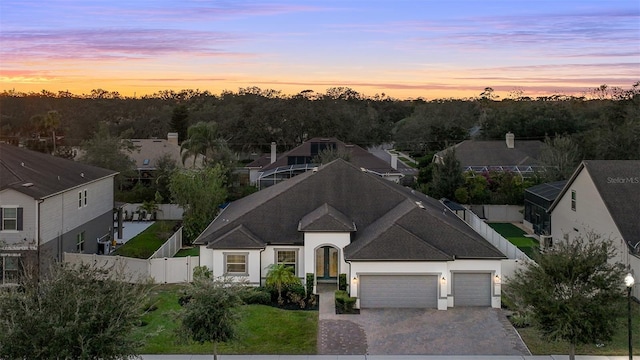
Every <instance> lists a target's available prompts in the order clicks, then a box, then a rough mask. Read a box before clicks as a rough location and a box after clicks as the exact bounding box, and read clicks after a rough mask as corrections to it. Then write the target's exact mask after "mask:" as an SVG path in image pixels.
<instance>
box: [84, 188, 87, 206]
mask: <svg viewBox="0 0 640 360" xmlns="http://www.w3.org/2000/svg"><path fill="white" fill-rule="evenodd" d="M84 206H87V190H86V189H85V190H84Z"/></svg>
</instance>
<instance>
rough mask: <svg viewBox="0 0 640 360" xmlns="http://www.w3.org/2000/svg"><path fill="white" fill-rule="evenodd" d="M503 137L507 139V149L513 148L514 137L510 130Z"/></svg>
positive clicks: (514, 144)
mask: <svg viewBox="0 0 640 360" xmlns="http://www.w3.org/2000/svg"><path fill="white" fill-rule="evenodd" d="M505 139H506V140H507V149H513V148H514V147H516V137H515V135H513V133H512V132H511V131H509V132H508V133H507V135H506V136H505Z"/></svg>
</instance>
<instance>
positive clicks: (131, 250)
mask: <svg viewBox="0 0 640 360" xmlns="http://www.w3.org/2000/svg"><path fill="white" fill-rule="evenodd" d="M177 223H178V222H177V221H156V222H155V223H153V224H152V225H151V226H149V227H148V228H146V229H145V230H144V231H143V232H141V233H140V234H138V235H136V236H135V237H134V238H133V239H131V240H129V241H127V243H126V244H124V245H122V246H121V247H119V248H118V249H116V251H115V252H114V254H115V255H121V256H127V257H133V258H139V259H148V258H149V257H150V256H151V255H153V253H154V252H156V250H158V249H159V248H160V246H162V244H164V243H165V242H166V241H167V240H168V239H169V237H170V236H171V235H172V234H173V227H174V226H175V225H176V224H177Z"/></svg>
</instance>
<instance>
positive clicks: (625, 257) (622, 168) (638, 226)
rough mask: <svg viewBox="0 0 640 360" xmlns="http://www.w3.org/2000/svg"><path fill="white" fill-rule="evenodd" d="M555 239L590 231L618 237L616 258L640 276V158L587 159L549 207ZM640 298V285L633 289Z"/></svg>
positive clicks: (607, 237) (572, 237)
mask: <svg viewBox="0 0 640 360" xmlns="http://www.w3.org/2000/svg"><path fill="white" fill-rule="evenodd" d="M549 212H550V213H551V235H552V238H553V242H557V241H560V240H563V239H564V240H566V241H571V240H573V239H575V238H576V237H578V236H581V237H585V236H587V234H588V233H589V232H593V233H594V234H596V235H599V236H601V237H602V238H604V239H611V240H613V244H614V245H615V247H616V256H615V257H614V258H613V261H616V262H620V263H622V264H624V265H626V266H627V267H628V268H629V269H630V270H633V272H634V276H635V277H636V278H638V277H639V276H640V160H585V161H583V162H582V163H581V164H580V165H579V166H578V168H577V169H576V171H575V172H574V173H573V176H572V177H571V179H570V180H569V181H568V183H567V184H566V185H565V187H564V188H563V189H562V192H561V193H560V194H559V195H558V197H557V198H556V199H555V201H554V202H553V204H552V205H551V207H550V208H549ZM634 296H635V297H636V298H640V286H636V287H635V289H634Z"/></svg>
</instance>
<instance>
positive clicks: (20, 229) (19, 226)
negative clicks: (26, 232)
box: [18, 207, 23, 231]
mask: <svg viewBox="0 0 640 360" xmlns="http://www.w3.org/2000/svg"><path fill="white" fill-rule="evenodd" d="M22 210H23V209H22V208H21V207H19V208H18V231H22Z"/></svg>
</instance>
